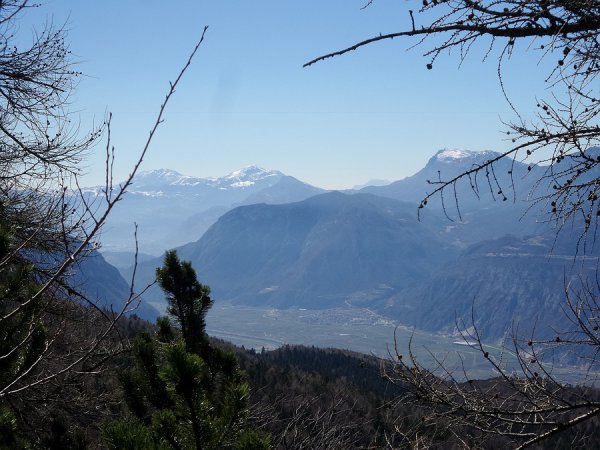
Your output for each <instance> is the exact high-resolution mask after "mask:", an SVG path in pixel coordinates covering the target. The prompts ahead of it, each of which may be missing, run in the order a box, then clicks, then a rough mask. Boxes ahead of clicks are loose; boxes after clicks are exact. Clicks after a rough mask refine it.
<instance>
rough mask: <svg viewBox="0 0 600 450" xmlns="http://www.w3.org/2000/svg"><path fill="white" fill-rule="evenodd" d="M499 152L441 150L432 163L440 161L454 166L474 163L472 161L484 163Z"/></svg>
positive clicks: (458, 149)
mask: <svg viewBox="0 0 600 450" xmlns="http://www.w3.org/2000/svg"><path fill="white" fill-rule="evenodd" d="M497 155H498V153H497V152H493V151H491V150H486V151H482V152H474V151H471V150H464V149H460V148H444V149H442V150H439V151H438V152H437V153H436V154H435V156H434V157H433V158H431V161H438V162H441V163H446V164H452V163H456V162H472V161H475V160H477V161H480V160H481V161H483V160H487V159H490V158H493V157H495V156H497ZM431 161H430V162H431Z"/></svg>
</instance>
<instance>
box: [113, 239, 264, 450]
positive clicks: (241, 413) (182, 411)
mask: <svg viewBox="0 0 600 450" xmlns="http://www.w3.org/2000/svg"><path fill="white" fill-rule="evenodd" d="M156 279H157V281H158V283H159V285H160V287H161V288H162V289H163V291H164V292H165V294H166V296H167V302H168V308H167V312H168V314H169V316H168V317H163V318H160V319H159V320H158V322H157V327H158V331H157V333H156V335H155V336H151V335H150V334H148V333H142V334H141V335H139V336H138V337H137V338H136V340H135V343H134V348H133V353H134V358H135V362H136V367H135V368H133V369H132V370H129V371H126V372H123V373H122V374H121V382H122V385H123V389H124V391H125V398H126V401H127V404H128V406H129V409H130V411H131V417H130V418H129V419H128V420H121V421H117V422H113V423H110V424H108V425H107V426H106V427H105V430H104V435H105V442H106V444H107V446H108V447H109V448H114V449H132V450H133V449H147V448H151V449H152V448H153V449H182V450H183V449H228V448H229V449H248V450H251V449H257V450H258V449H265V448H269V438H268V436H266V435H264V434H261V433H259V432H256V431H253V430H251V429H250V428H249V427H248V425H247V423H246V420H247V413H248V404H247V401H248V394H249V387H248V384H247V383H246V382H245V380H244V377H243V374H242V372H241V370H240V369H239V367H238V364H237V361H236V359H235V356H234V355H233V354H231V353H229V352H225V351H223V350H222V349H220V348H218V347H214V346H212V345H211V344H210V342H209V340H208V337H207V335H206V331H205V317H206V313H207V312H208V309H209V308H210V306H211V305H212V300H211V298H210V289H209V288H208V287H207V286H204V285H203V284H201V283H200V282H198V279H197V276H196V272H195V270H194V269H193V267H192V266H191V264H190V263H189V262H187V261H180V260H179V258H178V256H177V254H176V252H175V251H174V250H172V251H169V252H167V253H166V255H165V259H164V265H163V266H162V267H161V268H158V269H157V271H156Z"/></svg>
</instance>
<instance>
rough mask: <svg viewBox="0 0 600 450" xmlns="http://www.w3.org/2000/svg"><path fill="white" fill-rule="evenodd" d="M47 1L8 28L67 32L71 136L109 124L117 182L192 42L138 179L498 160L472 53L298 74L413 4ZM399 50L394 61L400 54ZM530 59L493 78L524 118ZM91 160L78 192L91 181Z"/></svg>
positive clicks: (496, 114) (361, 173)
mask: <svg viewBox="0 0 600 450" xmlns="http://www.w3.org/2000/svg"><path fill="white" fill-rule="evenodd" d="M364 3H365V2H364V0H327V1H325V0H318V1H317V0H305V1H302V2H292V1H281V0H279V1H275V0H262V1H254V2H250V1H242V0H239V1H233V0H232V1H228V0H221V1H215V0H213V1H204V0H195V1H191V0H180V1H174V2H164V1H160V2H159V1H154V0H146V1H141V0H121V1H115V0H107V1H103V2H91V1H68V0H50V1H47V2H46V3H45V4H44V5H43V6H42V7H40V8H37V9H36V10H34V11H32V12H29V13H28V14H27V16H26V17H24V20H22V21H21V22H20V29H19V33H20V36H21V37H23V36H29V35H30V33H31V31H30V29H31V27H32V26H37V27H38V28H40V27H41V25H43V23H44V22H45V21H52V22H53V23H55V24H57V25H62V24H63V23H66V26H67V28H68V29H69V41H70V47H71V50H72V52H73V54H74V55H75V59H76V61H78V69H79V70H81V71H83V72H84V74H85V77H83V78H82V79H81V81H80V83H79V86H78V89H77V91H76V93H75V94H74V96H73V98H72V103H71V108H72V109H73V110H76V111H78V115H79V117H80V120H81V127H82V129H85V128H86V127H89V126H90V125H91V124H92V123H94V122H100V121H102V120H103V118H104V116H105V114H106V113H107V112H108V111H110V112H112V113H113V138H114V140H113V143H114V144H115V147H116V152H117V160H116V164H115V176H116V178H117V179H122V178H123V177H124V176H126V175H127V173H128V172H129V171H130V169H131V167H132V164H133V162H134V161H135V159H136V157H137V154H138V153H139V151H140V149H141V146H142V144H143V142H144V140H145V138H146V136H147V134H148V130H149V128H150V126H151V125H152V123H153V120H154V117H155V115H156V112H157V111H158V107H159V105H160V103H161V101H162V99H163V97H164V94H165V93H166V88H167V86H168V82H169V80H172V79H174V77H175V76H176V74H177V73H178V71H179V68H180V67H181V66H182V64H183V63H184V61H185V60H186V58H187V55H188V54H189V52H190V51H191V49H192V48H193V46H194V44H195V42H196V41H197V39H198V38H199V36H200V34H201V31H202V28H203V27H204V25H208V26H209V30H208V33H207V35H206V40H205V42H204V44H203V47H202V49H201V50H200V52H199V54H198V55H197V57H196V59H195V61H194V63H193V66H192V68H191V69H190V71H189V72H188V73H187V75H186V78H185V79H184V80H183V81H182V83H181V85H180V88H179V89H178V91H177V94H176V97H175V98H174V100H173V102H172V103H171V104H170V105H169V108H168V110H167V113H166V120H165V123H164V124H163V125H162V127H161V128H160V131H159V134H158V136H157V138H156V139H155V141H154V144H153V146H152V148H151V150H150V153H149V155H148V157H147V158H146V160H145V161H144V164H143V166H142V169H143V170H150V169H156V168H170V169H175V170H178V171H180V172H182V173H185V174H189V175H196V176H220V175H224V174H226V173H228V172H230V171H232V170H235V169H238V168H240V167H243V166H246V165H250V164H258V165H260V166H263V167H265V168H268V169H278V170H281V171H283V172H284V173H287V174H289V175H293V176H295V177H297V178H300V179H301V180H303V181H306V182H309V183H311V184H315V185H317V186H320V187H325V188H333V189H337V188H346V187H351V186H353V185H355V184H360V183H363V182H365V181H367V180H369V179H373V178H380V179H382V178H383V179H389V180H396V179H400V178H403V177H405V176H408V175H411V174H413V173H414V172H416V171H417V170H418V169H420V168H421V167H422V166H423V165H424V164H425V163H426V162H427V160H428V159H429V158H430V157H431V156H432V155H433V154H434V153H435V151H436V150H438V149H440V148H443V147H460V148H466V149H471V150H487V149H492V150H502V148H504V147H505V146H506V145H508V143H507V142H506V141H504V138H505V136H504V135H503V133H502V131H503V130H504V127H503V125H502V123H501V120H511V119H513V118H514V115H513V113H512V112H511V111H510V109H509V106H508V104H507V102H506V101H505V100H504V98H503V96H502V93H501V91H500V87H499V83H498V80H497V77H496V69H497V67H496V62H495V60H494V59H493V58H492V59H490V60H489V61H488V62H486V63H482V57H483V54H484V53H483V52H484V49H483V48H475V49H474V51H473V54H472V55H471V57H470V58H468V59H467V61H466V62H465V63H464V64H463V65H462V67H460V68H459V64H458V60H457V58H456V56H457V55H450V56H447V57H442V58H440V60H438V61H437V62H436V64H435V67H434V70H431V71H428V70H426V68H425V65H426V63H427V62H428V60H427V59H426V58H424V57H422V53H424V51H425V50H426V49H427V47H418V48H416V49H412V50H408V48H409V47H410V45H411V44H412V42H410V41H398V40H394V41H391V42H384V43H378V44H374V45H372V46H370V47H367V48H363V49H361V50H359V51H356V52H352V53H351V54H348V55H345V56H342V57H339V58H334V59H330V60H328V61H325V62H322V63H320V64H317V65H315V66H313V67H310V68H302V64H303V63H305V62H306V61H308V60H310V59H312V58H313V57H315V56H318V55H320V54H323V53H327V52H329V51H332V50H337V49H339V48H342V47H346V46H348V45H350V44H353V43H354V42H355V41H358V40H362V39H365V38H368V37H371V36H372V35H376V34H379V33H380V32H381V33H386V32H392V31H398V30H399V29H400V28H403V27H406V26H407V25H408V23H409V22H408V20H409V19H408V13H407V10H408V9H409V8H413V9H418V4H420V2H416V3H415V4H413V2H404V1H402V2H398V1H395V0H377V1H375V2H374V3H373V4H372V5H371V6H370V7H369V8H367V9H365V10H361V9H360V8H361V6H363V4H364ZM407 50H408V51H407ZM537 58H538V55H536V54H535V53H534V52H529V53H527V52H525V53H523V54H522V55H520V56H519V57H518V58H513V60H511V61H510V62H509V63H508V64H507V66H506V79H505V82H506V84H507V90H508V92H509V94H510V95H511V98H512V99H513V100H514V101H515V103H516V104H517V106H519V107H520V108H522V110H523V111H524V112H527V111H530V110H532V109H533V108H531V106H534V105H535V97H536V95H541V94H543V90H542V85H543V83H540V81H541V80H543V74H544V73H546V72H545V71H543V70H540V68H539V67H538V60H537ZM103 159H104V154H103V148H101V147H98V148H97V149H96V152H95V153H94V154H91V155H90V156H89V158H88V160H87V172H88V174H87V176H86V177H85V178H84V184H86V185H92V184H99V183H101V182H102V180H103V179H104V168H103Z"/></svg>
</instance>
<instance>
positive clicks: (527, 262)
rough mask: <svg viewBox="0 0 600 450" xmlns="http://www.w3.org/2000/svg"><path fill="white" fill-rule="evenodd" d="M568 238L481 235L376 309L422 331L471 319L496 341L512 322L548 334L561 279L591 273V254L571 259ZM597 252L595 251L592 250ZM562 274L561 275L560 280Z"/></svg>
mask: <svg viewBox="0 0 600 450" xmlns="http://www.w3.org/2000/svg"><path fill="white" fill-rule="evenodd" d="M573 240H574V239H570V238H568V237H566V236H565V237H563V238H562V239H560V240H559V241H557V242H555V239H554V235H553V234H547V235H544V236H533V237H529V238H525V239H519V238H516V237H513V236H505V237H503V238H500V239H497V240H493V241H485V242H481V243H479V244H476V245H474V246H472V247H470V248H469V249H468V250H467V251H466V252H465V253H464V254H462V255H461V256H460V257H459V258H457V259H456V260H455V261H452V262H451V263H449V264H447V265H446V266H444V267H443V268H441V269H439V270H437V271H435V272H434V273H432V274H431V276H430V277H428V278H427V280H425V281H423V282H421V283H418V284H416V285H414V286H412V287H409V288H408V289H405V290H403V291H402V292H400V293H399V294H398V295H395V296H394V297H393V298H392V299H391V300H390V301H389V302H388V304H387V305H386V306H385V307H384V308H382V312H384V313H386V314H389V315H391V316H392V317H395V318H397V319H398V320H400V321H402V322H405V323H410V324H413V325H415V326H417V327H418V328H420V329H423V330H429V331H440V330H442V331H446V332H452V331H453V330H454V329H455V325H456V320H459V322H462V323H464V324H466V326H467V327H468V326H470V325H471V324H472V322H471V312H472V308H474V309H473V312H474V315H475V322H476V324H477V326H478V328H479V330H480V331H481V333H482V336H483V338H484V339H485V340H497V339H499V338H501V337H503V336H504V335H505V334H506V333H507V332H508V333H510V332H511V330H512V328H513V325H515V326H517V327H518V329H519V330H520V331H521V332H522V333H526V334H528V333H531V331H532V330H533V328H534V327H535V329H536V331H537V333H538V335H539V334H540V333H541V334H542V335H545V336H548V335H552V334H553V333H554V331H552V329H553V328H554V329H555V330H560V329H562V330H564V329H565V326H566V325H567V321H566V320H565V315H564V312H563V309H564V307H565V305H566V303H565V301H566V299H565V295H564V286H565V282H567V283H568V282H569V281H573V282H574V284H573V287H576V286H577V285H578V283H577V281H578V279H579V276H580V275H584V276H585V275H591V276H592V277H593V276H594V275H595V270H596V265H597V263H598V260H597V259H596V258H595V257H589V256H588V258H587V259H585V260H578V261H574V259H573V256H572V255H573V254H574V248H575V243H574V242H573ZM595 253H596V254H598V252H597V251H596V252H595ZM565 280H566V281H565Z"/></svg>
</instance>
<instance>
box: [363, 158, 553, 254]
mask: <svg viewBox="0 0 600 450" xmlns="http://www.w3.org/2000/svg"><path fill="white" fill-rule="evenodd" d="M498 155H499V153H497V152H492V151H486V152H471V151H467V150H451V149H444V150H440V151H438V152H437V153H436V154H435V155H434V156H433V157H432V158H431V159H430V160H429V162H428V163H427V165H426V166H425V167H424V168H423V169H421V170H420V171H419V172H417V173H416V174H415V175H412V176H410V177H407V178H404V179H402V180H398V181H395V182H394V183H391V184H389V185H387V186H368V187H366V188H364V189H362V190H361V191H360V192H369V193H372V194H375V195H380V196H383V197H388V198H393V199H397V200H403V201H410V202H416V203H419V202H420V201H421V200H423V198H424V197H425V195H426V194H427V192H431V191H433V190H434V189H435V187H436V185H434V184H431V183H429V181H432V182H435V181H436V180H440V179H442V180H447V179H451V178H452V177H454V176H456V175H458V174H460V173H462V172H464V171H466V170H469V169H471V168H472V167H474V166H475V165H479V164H482V163H483V162H485V161H487V160H490V159H493V158H495V157H497V156H498ZM543 170H544V169H543V168H540V167H537V166H532V167H531V170H528V166H527V165H526V164H523V163H520V162H516V161H515V162H513V161H511V160H508V159H507V160H500V161H498V162H497V163H495V165H494V171H493V172H491V171H489V172H488V174H489V178H487V177H486V173H485V171H484V172H483V173H480V174H479V175H477V178H475V177H473V178H472V179H471V180H469V179H468V178H465V179H463V180H461V181H459V182H458V183H457V185H456V198H455V197H454V192H453V191H452V189H449V190H448V191H447V192H446V193H445V195H444V202H443V203H442V201H441V199H440V197H439V196H436V197H434V198H432V199H431V200H430V201H429V202H428V204H427V206H426V207H425V208H424V209H423V210H422V211H426V210H434V211H441V210H442V209H443V208H444V207H445V208H446V212H447V214H448V216H449V217H450V218H451V219H452V221H450V220H449V221H448V226H449V227H451V229H452V230H453V234H454V236H455V239H456V240H457V243H462V245H465V246H466V245H469V244H473V243H475V242H478V241H481V240H485V239H494V238H497V237H499V236H502V235H504V234H514V235H516V236H526V235H529V234H537V233H540V232H543V231H545V230H546V229H547V228H546V227H545V226H544V225H542V224H541V223H540V222H541V221H542V220H544V219H546V218H547V217H546V216H544V215H543V214H542V211H544V207H545V205H544V204H537V205H534V204H532V203H531V202H529V201H527V199H528V196H529V194H530V191H531V190H532V189H533V183H534V182H535V180H537V179H538V177H539V176H540V175H541V174H542V172H543ZM509 172H511V174H509ZM511 176H512V180H511ZM513 180H514V191H513V189H512V188H511V187H510V186H511V183H512V181H513ZM475 181H476V182H475ZM471 183H472V184H473V186H477V187H478V193H476V192H474V190H473V189H472V188H471ZM490 186H491V187H490ZM499 186H500V187H501V188H502V189H501V188H500V187H499ZM504 198H506V200H504ZM456 201H458V206H459V208H460V215H459V213H458V211H457V208H456Z"/></svg>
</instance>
